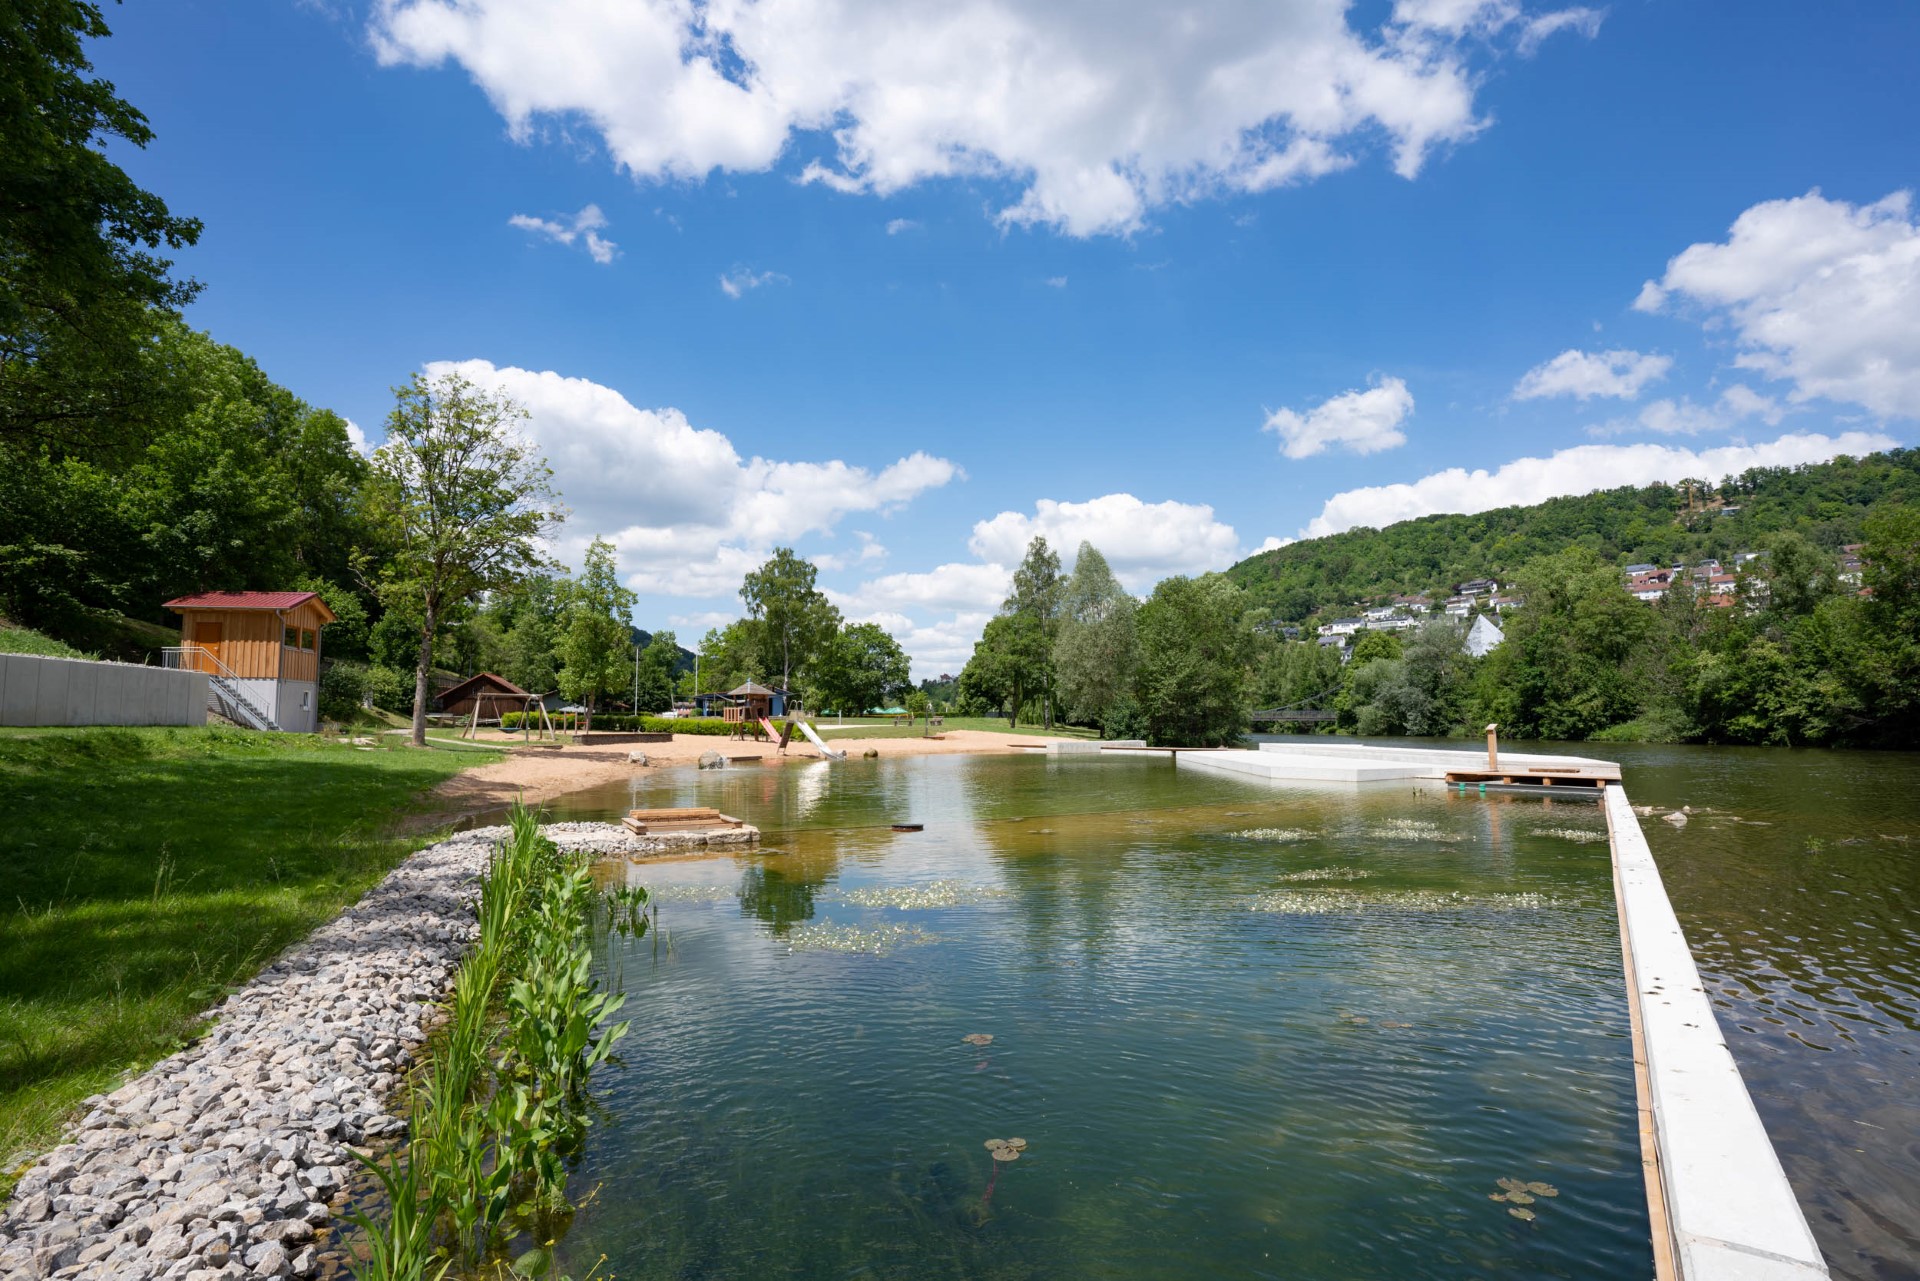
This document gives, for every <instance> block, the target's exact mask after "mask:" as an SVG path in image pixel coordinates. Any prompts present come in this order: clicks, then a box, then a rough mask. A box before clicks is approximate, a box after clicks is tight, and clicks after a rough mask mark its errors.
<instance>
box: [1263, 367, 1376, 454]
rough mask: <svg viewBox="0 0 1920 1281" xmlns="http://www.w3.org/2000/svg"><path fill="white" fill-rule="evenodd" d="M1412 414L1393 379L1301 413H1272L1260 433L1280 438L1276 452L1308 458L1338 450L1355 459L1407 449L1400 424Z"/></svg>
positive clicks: (1284, 410) (1291, 411) (1344, 394)
mask: <svg viewBox="0 0 1920 1281" xmlns="http://www.w3.org/2000/svg"><path fill="white" fill-rule="evenodd" d="M1411 413H1413V393H1412V392H1410V391H1408V390H1407V384H1406V383H1405V382H1403V381H1401V380H1400V379H1398V378H1376V379H1375V380H1374V381H1373V385H1372V386H1371V387H1369V388H1367V390H1365V391H1348V392H1342V393H1341V394H1340V395H1338V396H1334V397H1332V398H1331V399H1329V400H1326V401H1323V402H1322V403H1320V404H1319V405H1316V406H1314V407H1313V408H1312V409H1309V410H1307V411H1306V412H1305V413H1300V412H1298V411H1295V410H1292V409H1276V410H1274V411H1273V412H1272V413H1270V414H1268V415H1267V421H1266V422H1265V423H1264V424H1262V426H1261V430H1263V431H1270V432H1273V433H1274V434H1275V435H1277V436H1279V437H1280V452H1281V453H1283V454H1285V455H1286V456H1287V457H1289V458H1311V457H1313V456H1314V455H1315V454H1318V453H1323V452H1325V451H1326V450H1327V449H1329V448H1333V447H1336V446H1337V447H1339V448H1341V449H1346V450H1348V451H1350V452H1352V453H1356V454H1377V453H1379V452H1380V451H1381V450H1383V449H1392V448H1393V447H1394V446H1396V445H1404V444H1406V443H1407V437H1406V433H1405V432H1403V431H1401V430H1400V424H1401V423H1403V422H1405V421H1406V420H1407V416H1408V415H1410V414H1411Z"/></svg>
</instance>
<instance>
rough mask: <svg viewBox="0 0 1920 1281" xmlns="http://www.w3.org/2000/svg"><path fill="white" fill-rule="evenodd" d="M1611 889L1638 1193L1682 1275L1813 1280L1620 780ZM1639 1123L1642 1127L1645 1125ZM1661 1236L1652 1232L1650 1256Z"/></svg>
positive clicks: (1792, 1201)
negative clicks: (1637, 1115) (1640, 1136)
mask: <svg viewBox="0 0 1920 1281" xmlns="http://www.w3.org/2000/svg"><path fill="white" fill-rule="evenodd" d="M1603 803H1604V805H1605V807H1606V815H1607V828H1608V830H1609V831H1610V832H1611V833H1612V834H1613V840H1612V847H1613V870H1614V893H1615V896H1616V897H1617V898H1618V900H1619V904H1620V928H1621V934H1622V942H1623V944H1624V947H1625V953H1626V958H1627V967H1628V976H1629V979H1630V985H1629V988H1628V992H1627V996H1628V999H1629V1000H1630V1001H1631V1002H1632V1004H1633V1015H1634V1030H1635V1033H1636V1036H1635V1040H1636V1045H1635V1047H1634V1052H1635V1057H1636V1058H1637V1059H1641V1060H1642V1061H1643V1064H1644V1072H1643V1073H1642V1074H1641V1075H1642V1086H1641V1093H1642V1098H1641V1100H1640V1104H1641V1108H1642V1111H1643V1114H1645V1116H1643V1121H1644V1120H1647V1119H1650V1121H1651V1131H1652V1135H1653V1140H1654V1141H1653V1148H1654V1151H1653V1154H1652V1161H1651V1163H1650V1167H1651V1168H1650V1170H1649V1174H1648V1200H1649V1203H1650V1207H1651V1208H1652V1210H1653V1215H1652V1218H1653V1221H1654V1227H1655V1231H1656V1233H1657V1232H1659V1231H1660V1230H1661V1225H1662V1224H1664V1225H1665V1237H1666V1240H1665V1242H1664V1245H1665V1247H1666V1249H1665V1254H1666V1260H1663V1261H1670V1268H1669V1269H1663V1270H1662V1271H1661V1273H1660V1275H1661V1276H1663V1277H1664V1276H1669V1275H1670V1276H1677V1277H1680V1278H1683V1279H1684V1281H1735V1279H1736V1278H1739V1279H1741V1281H1812V1279H1813V1278H1816V1277H1825V1276H1826V1275H1827V1265H1826V1262H1825V1261H1824V1260H1823V1259H1822V1258H1821V1255H1820V1247H1819V1246H1818V1245H1816V1244H1815V1243H1814V1239H1813V1231H1812V1229H1810V1228H1809V1227H1808V1226H1807V1219H1806V1215H1805V1214H1804V1213H1803V1212H1802V1211H1801V1209H1800V1202H1799V1199H1798V1198H1797V1197H1795V1196H1794V1193H1793V1188H1792V1186H1791V1185H1790V1184H1789V1183H1788V1182H1787V1175H1786V1171H1785V1170H1783V1169H1782V1168H1781V1166H1780V1158H1779V1156H1778V1155H1777V1154H1776V1153H1775V1152H1774V1150H1773V1141H1772V1140H1771V1139H1769V1138H1768V1137H1767V1131H1766V1127H1764V1126H1763V1125H1762V1124H1761V1123H1760V1114H1759V1112H1758V1111H1756V1110H1755V1108H1754V1106H1753V1098H1752V1096H1751V1095H1749V1094H1748V1093H1747V1086H1746V1082H1745V1081H1743V1080H1741V1078H1740V1069H1739V1068H1738V1067H1737V1066H1735V1064H1734V1061H1733V1054H1732V1052H1731V1051H1730V1050H1728V1049H1727V1043H1726V1040H1725V1039H1724V1038H1723V1037H1722V1036H1721V1035H1720V1025H1719V1023H1718V1022H1717V1021H1715V1019H1714V1015H1713V1004H1712V1002H1711V1001H1709V1000H1708V999H1707V994H1706V992H1705V990H1704V987H1703V985H1702V984H1701V982H1700V971H1699V969H1698V968H1697V967H1696V966H1695V965H1694V963H1693V952H1692V950H1691V949H1690V948H1689V947H1688V946H1687V939H1686V935H1685V934H1684V933H1683V932H1682V931H1681V929H1680V921H1679V918H1678V917H1676V916H1675V915H1674V912H1673V905H1672V904H1671V903H1670V902H1669V901H1668V899H1667V891H1666V886H1665V885H1664V884H1663V883H1662V882H1661V880H1660V869H1659V868H1658V867H1656V866H1655V865H1654V861H1653V852H1652V851H1651V850H1650V849H1649V848H1648V847H1647V838H1646V834H1645V833H1643V832H1642V831H1641V830H1640V820H1639V818H1638V817H1637V816H1635V814H1634V812H1633V806H1632V805H1630V804H1629V803H1628V802H1627V794H1626V791H1625V789H1623V788H1621V787H1618V786H1610V787H1608V788H1607V789H1606V793H1605V795H1604V797H1603ZM1643 1132H1644V1131H1643ZM1661 1244H1662V1243H1660V1242H1656V1246H1655V1249H1656V1259H1660V1255H1661V1249H1660V1247H1661Z"/></svg>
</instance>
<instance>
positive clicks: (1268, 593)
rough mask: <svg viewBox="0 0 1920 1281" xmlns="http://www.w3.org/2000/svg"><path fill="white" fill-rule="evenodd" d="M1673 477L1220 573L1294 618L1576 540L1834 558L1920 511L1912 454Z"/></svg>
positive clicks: (1313, 549) (1478, 571) (1605, 545)
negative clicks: (1718, 477)
mask: <svg viewBox="0 0 1920 1281" xmlns="http://www.w3.org/2000/svg"><path fill="white" fill-rule="evenodd" d="M1674 481H1675V483H1674V484H1671V485H1649V486H1647V487H1646V488H1644V489H1636V488H1632V487H1627V488H1623V489H1609V490H1604V491H1602V492H1600V493H1596V494H1585V495H1581V496H1579V497H1576V498H1553V499H1549V500H1547V501H1546V502H1544V503H1538V504H1535V505H1534V506H1531V507H1501V508H1497V509H1495V510H1493V511H1485V512H1479V513H1476V514H1474V515H1471V516H1423V517H1421V518H1420V519H1418V520H1408V521H1401V522H1400V523H1398V524H1395V525H1389V526H1387V527H1386V528H1385V529H1366V528H1361V529H1350V530H1348V531H1346V532H1345V533H1341V534H1332V535H1329V536H1327V537H1325V538H1313V539H1307V540H1305V541H1302V542H1298V543H1293V544H1291V545H1289V546H1286V547H1281V548H1277V549H1276V550H1274V551H1270V552H1262V553H1260V554H1259V555H1257V556H1250V557H1248V558H1247V559H1246V560H1243V561H1241V562H1240V563H1239V564H1237V565H1235V566H1233V568H1231V569H1229V570H1227V571H1226V572H1227V576H1228V577H1229V578H1231V579H1232V580H1233V581H1234V582H1236V583H1238V584H1239V585H1240V586H1241V587H1242V588H1244V589H1245V590H1246V591H1247V593H1248V594H1249V596H1250V597H1252V599H1253V601H1254V603H1255V604H1256V605H1257V606H1259V607H1261V608H1264V609H1267V610H1269V611H1271V612H1272V614H1273V616H1274V617H1276V618H1280V619H1285V620H1287V621H1289V622H1298V621H1300V620H1302V619H1305V618H1308V617H1310V616H1312V615H1314V614H1317V613H1321V612H1324V611H1328V610H1343V609H1345V608H1346V607H1347V606H1349V605H1352V604H1355V603H1359V602H1367V603H1372V602H1379V601H1383V600H1384V599H1385V598H1386V597H1388V596H1392V595H1396V594H1403V595H1426V594H1427V593H1429V592H1431V591H1434V590H1435V589H1442V590H1451V588H1452V586H1453V585H1454V584H1455V583H1461V582H1465V581H1467V580H1469V579H1474V578H1497V579H1504V578H1505V576H1506V575H1508V574H1510V573H1511V572H1512V571H1513V570H1515V569H1517V568H1518V567H1520V566H1521V565H1523V564H1525V563H1526V562H1527V561H1529V560H1532V559H1533V558H1534V557H1536V556H1541V555H1545V554H1547V553H1549V552H1556V551H1560V550H1562V549H1564V548H1566V547H1569V546H1573V545H1576V544H1577V545H1581V546H1586V547H1591V548H1592V549H1593V550H1594V551H1596V552H1598V553H1599V554H1600V555H1601V556H1603V557H1605V558H1606V559H1608V560H1611V561H1614V562H1615V563H1617V564H1620V565H1629V564H1634V563H1636V562H1648V563H1653V564H1668V565H1670V564H1673V563H1675V562H1676V561H1681V562H1688V563H1691V562H1693V561H1696V560H1699V559H1703V558H1705V557H1709V556H1712V557H1718V558H1719V559H1721V560H1723V561H1724V560H1728V559H1730V558H1731V556H1732V555H1733V553H1735V552H1739V551H1746V550H1750V549H1752V548H1753V547H1754V546H1755V544H1757V543H1759V542H1760V541H1761V540H1762V539H1764V538H1765V537H1766V536H1767V535H1769V534H1773V533H1777V532H1779V531H1781V530H1786V529H1791V530H1796V531H1798V532H1799V533H1801V534H1804V535H1805V536H1806V537H1807V538H1809V539H1811V540H1812V541H1813V542H1814V543H1815V544H1816V545H1818V546H1821V547H1825V548H1828V549H1829V550H1836V551H1837V550H1838V549H1839V548H1840V547H1841V545H1842V544H1845V543H1853V542H1858V541H1859V540H1860V528H1861V522H1862V521H1863V520H1864V519H1865V518H1866V515H1867V513H1868V511H1870V510H1871V509H1872V508H1873V507H1874V506H1875V505H1877V504H1885V503H1902V504H1920V450H1916V449H1896V450H1892V451H1890V452H1888V453H1884V454H1870V455H1868V456H1867V457H1865V458H1845V457H1842V458H1836V459H1834V460H1833V461H1832V462H1827V463H1815V464H1811V465H1808V466H1804V467H1761V468H1755V469H1753V470H1752V471H1748V472H1745V473H1743V474H1741V475H1739V476H1737V477H1730V478H1728V479H1727V480H1725V481H1723V482H1722V483H1721V484H1720V485H1718V486H1717V487H1713V488H1709V489H1705V490H1703V489H1702V488H1701V487H1699V486H1698V485H1695V486H1692V487H1691V488H1687V487H1685V478H1684V477H1678V476H1676V477H1675V478H1674Z"/></svg>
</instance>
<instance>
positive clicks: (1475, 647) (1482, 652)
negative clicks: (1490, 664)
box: [1466, 614, 1507, 658]
mask: <svg viewBox="0 0 1920 1281" xmlns="http://www.w3.org/2000/svg"><path fill="white" fill-rule="evenodd" d="M1506 638H1507V634H1506V633H1505V632H1503V631H1501V630H1500V624H1498V623H1496V622H1494V621H1493V619H1491V618H1489V617H1488V616H1487V615H1485V614H1482V615H1480V617H1478V618H1476V619H1474V620H1473V626H1472V627H1471V628H1469V629H1468V630H1467V642H1466V648H1467V653H1469V654H1472V655H1473V656H1474V657H1475V658H1485V657H1486V656H1487V655H1488V654H1490V653H1492V652H1493V650H1494V648H1495V647H1496V646H1497V645H1499V644H1500V642H1501V641H1503V640H1505V639H1506Z"/></svg>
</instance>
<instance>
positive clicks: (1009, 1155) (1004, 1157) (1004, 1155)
mask: <svg viewBox="0 0 1920 1281" xmlns="http://www.w3.org/2000/svg"><path fill="white" fill-rule="evenodd" d="M993 1159H994V1160H996V1161H1018V1160H1019V1159H1020V1149H1018V1148H1004V1147H1003V1148H995V1149H994V1150H993Z"/></svg>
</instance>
